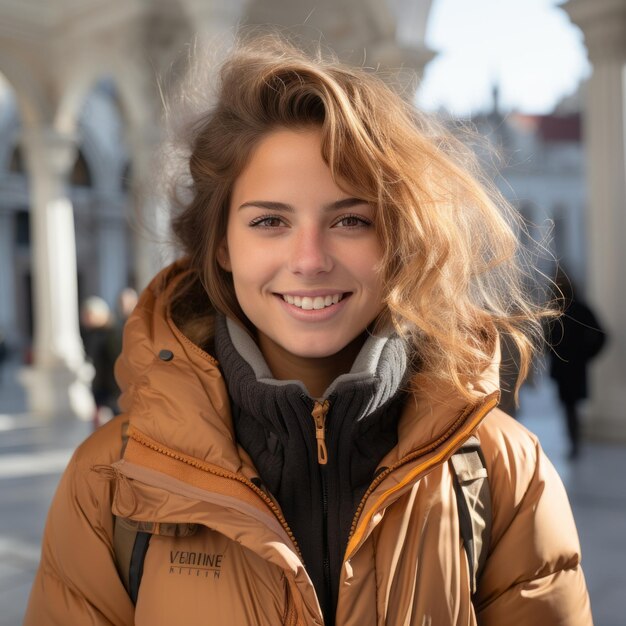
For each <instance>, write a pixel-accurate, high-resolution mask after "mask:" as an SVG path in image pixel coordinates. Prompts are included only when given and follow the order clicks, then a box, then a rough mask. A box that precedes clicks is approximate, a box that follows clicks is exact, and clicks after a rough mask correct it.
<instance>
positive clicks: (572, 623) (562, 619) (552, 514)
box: [475, 411, 593, 626]
mask: <svg viewBox="0 0 626 626" xmlns="http://www.w3.org/2000/svg"><path fill="white" fill-rule="evenodd" d="M496 413H497V414H496V415H494V416H489V417H488V418H487V420H488V421H489V422H491V424H489V425H487V426H486V428H485V429H483V432H482V433H481V435H480V436H481V444H482V446H483V451H484V453H485V457H486V462H487V468H488V471H489V474H490V479H489V484H490V488H491V492H492V509H493V513H492V520H493V527H492V534H491V545H490V548H489V556H488V559H487V562H486V565H485V569H484V571H483V574H482V577H481V580H480V586H479V590H478V595H477V598H476V602H475V604H476V607H477V614H478V623H479V624H481V626H496V625H500V624H550V625H557V624H558V625H559V626H591V625H592V624H593V621H592V617H591V609H590V603H589V596H588V593H587V588H586V584H585V579H584V576H583V572H582V569H581V565H580V544H579V541H578V534H577V531H576V526H575V524H574V518H573V515H572V512H571V508H570V504H569V501H568V499H567V495H566V493H565V489H564V487H563V484H562V482H561V480H560V478H559V476H558V474H557V473H556V470H555V469H554V467H553V466H552V464H551V463H550V461H549V460H548V458H547V457H546V455H545V454H544V452H543V451H542V449H541V446H540V445H539V442H538V441H537V439H536V438H535V437H534V436H533V435H531V434H530V433H529V432H528V431H526V429H524V428H523V427H522V426H521V425H520V424H518V423H517V422H515V421H514V420H512V419H511V418H509V417H508V416H506V415H504V414H503V413H501V412H499V411H498V412H496Z"/></svg>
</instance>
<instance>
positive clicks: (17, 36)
mask: <svg viewBox="0 0 626 626" xmlns="http://www.w3.org/2000/svg"><path fill="white" fill-rule="evenodd" d="M430 5H431V0H419V2H415V1H413V0H382V1H373V0H366V1H364V0H316V1H315V2H313V1H307V0H294V1H292V2H284V1H283V0H249V1H245V0H213V1H211V0H81V1H80V2H79V1H77V0H22V1H17V0H0V79H1V82H0V198H1V199H0V292H1V293H3V294H6V297H4V298H0V326H1V327H2V328H3V330H5V332H6V333H7V335H9V336H10V337H11V339H12V343H14V344H17V345H19V346H21V347H22V348H23V347H24V346H27V345H31V344H32V350H30V355H31V357H32V366H31V367H29V368H28V369H27V370H25V371H24V376H23V382H24V384H25V385H26V387H27V390H28V395H29V399H30V405H31V406H30V408H31V410H32V411H34V412H35V413H38V414H41V415H46V414H48V415H53V414H70V413H75V414H79V415H82V416H84V417H88V416H89V415H90V414H91V412H92V409H93V401H92V399H91V396H90V393H89V375H90V374H89V368H86V367H85V363H84V351H83V346H82V344H81V340H80V335H79V329H78V303H79V298H82V297H83V296H87V295H100V296H102V297H104V298H105V300H107V301H108V302H109V303H110V304H113V300H114V299H115V296H116V294H117V292H118V291H119V290H120V289H121V288H122V287H124V286H126V285H129V284H130V285H132V286H135V287H137V288H142V287H143V286H145V285H146V284H147V282H148V280H149V279H150V278H151V277H152V276H153V275H154V274H155V272H156V271H157V270H158V269H159V268H160V267H161V266H162V265H163V264H164V263H165V262H166V261H167V260H168V259H169V258H171V256H172V251H171V250H170V249H169V247H168V245H167V222H168V215H167V211H166V207H164V206H163V204H162V203H163V200H162V198H161V197H160V196H159V195H158V194H157V193H155V189H156V187H157V186H158V185H157V183H158V180H157V178H158V177H157V176H155V167H154V164H153V157H154V153H155V151H156V148H157V146H158V144H159V141H160V139H161V136H160V133H161V131H160V128H161V114H162V111H161V108H162V102H161V93H160V90H161V88H162V87H163V84H162V83H159V81H162V80H163V77H166V76H167V77H168V79H169V80H170V81H172V82H175V81H176V77H177V74H178V73H177V71H176V70H177V67H178V66H177V63H178V62H179V61H180V59H181V58H182V57H183V56H184V53H185V51H186V50H187V49H188V47H189V46H190V45H192V44H193V42H194V41H197V42H199V43H200V44H203V43H204V42H211V41H213V40H214V38H216V37H217V38H219V39H220V40H222V41H228V39H229V38H230V37H232V36H233V35H234V33H235V31H236V29H237V28H238V26H239V25H244V26H248V27H251V26H253V25H255V24H275V25H277V26H279V27H282V28H284V27H290V30H291V31H292V32H294V31H299V32H300V34H301V35H302V41H316V40H320V41H321V42H322V43H323V45H326V46H328V47H330V48H332V49H334V50H335V51H336V52H337V53H338V54H339V56H340V57H342V58H343V59H344V60H347V61H352V62H355V63H356V62H358V63H366V64H367V65H369V66H372V67H375V66H378V65H381V66H383V67H384V66H393V67H405V68H407V72H406V78H407V85H409V86H410V84H411V82H410V81H411V79H412V78H413V77H414V76H415V75H416V74H417V75H419V74H420V72H421V71H422V70H423V67H424V64H425V63H426V62H427V61H428V60H429V59H430V58H431V57H432V53H431V52H430V51H429V50H428V49H427V48H426V47H425V45H424V34H425V29H426V19H427V16H428V13H429V11H430ZM294 24H302V25H303V26H300V27H298V28H293V26H292V25H294ZM259 30H260V29H259ZM29 358H30V357H29Z"/></svg>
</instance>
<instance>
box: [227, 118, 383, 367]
mask: <svg viewBox="0 0 626 626" xmlns="http://www.w3.org/2000/svg"><path fill="white" fill-rule="evenodd" d="M374 219H375V210H374V208H373V207H371V206H370V205H369V204H367V203H366V202H364V201H362V200H361V199H360V198H359V197H358V190H355V191H354V193H352V192H350V193H348V192H346V191H344V190H343V189H341V188H340V187H338V186H337V184H336V183H335V182H334V180H333V178H332V176H331V173H330V169H329V168H328V166H327V165H326V163H325V162H324V160H323V159H322V156H321V135H320V132H319V131H318V130H316V129H306V130H297V131H294V130H286V129H281V130H276V131H274V132H272V133H270V134H269V135H267V136H266V137H265V138H264V139H263V140H262V141H261V142H260V143H259V144H258V146H257V147H256V149H255V150H254V152H253V153H252V155H251V158H250V160H249V162H248V164H247V166H246V168H245V169H244V170H243V172H242V173H241V175H240V176H239V178H238V179H237V180H236V181H235V185H234V187H233V192H232V196H231V202H230V208H229V217H228V227H227V233H226V239H225V241H224V242H223V244H222V245H221V246H220V249H219V252H218V260H219V262H220V264H221V265H222V267H223V268H224V269H226V270H227V271H230V272H232V277H233V283H234V287H235V293H236V296H237V300H238V301H239V305H240V306H241V308H242V310H243V312H244V313H245V314H246V315H247V317H248V319H249V320H250V321H251V322H252V323H253V324H254V326H256V328H257V330H258V336H259V344H260V346H261V349H262V350H263V352H264V353H265V354H266V358H267V356H268V355H267V351H273V353H274V354H276V353H280V352H281V351H286V352H287V353H290V354H291V355H293V356H295V357H298V358H305V359H308V358H320V357H328V356H331V355H334V354H336V353H338V352H339V351H340V350H342V349H343V348H345V347H346V346H347V345H348V344H349V343H350V342H351V341H352V340H353V339H355V338H356V337H358V336H359V335H360V334H361V333H362V332H363V330H364V329H365V328H366V327H367V326H368V325H369V324H370V323H371V322H372V321H373V320H374V319H375V318H376V316H377V315H378V314H379V313H380V311H381V309H382V306H383V305H382V280H381V277H380V274H379V272H378V271H377V267H378V264H379V262H380V260H381V257H382V249H381V245H380V242H379V241H378V238H377V235H376V230H375V227H374Z"/></svg>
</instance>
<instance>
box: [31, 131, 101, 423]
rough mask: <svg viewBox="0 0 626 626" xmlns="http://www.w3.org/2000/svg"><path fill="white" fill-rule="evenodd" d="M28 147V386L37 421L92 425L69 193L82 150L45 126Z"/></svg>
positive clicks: (92, 408)
mask: <svg viewBox="0 0 626 626" xmlns="http://www.w3.org/2000/svg"><path fill="white" fill-rule="evenodd" d="M22 146H23V149H24V154H25V156H26V162H27V169H28V174H29V184H30V195H31V232H32V251H33V255H34V256H33V303H34V309H35V311H34V321H35V324H34V326H35V328H34V345H33V365H32V367H29V368H26V369H25V370H24V371H23V372H22V375H21V380H22V382H23V384H24V386H25V387H26V392H27V398H28V403H29V409H30V410H31V411H32V412H33V413H35V414H36V415H40V416H44V417H56V416H59V417H70V416H76V417H80V418H82V419H90V418H91V417H92V415H93V411H94V402H93V397H92V395H91V391H90V389H89V382H90V380H91V378H92V377H93V370H92V368H91V366H88V365H87V364H86V363H85V359H84V350H83V345H82V341H81V338H80V333H79V326H78V291H77V278H76V242H75V236H74V216H73V210H72V204H71V202H70V199H69V197H68V194H67V188H66V178H67V174H68V172H69V170H70V168H71V167H72V165H73V163H74V160H75V157H76V144H75V142H74V140H73V138H71V137H67V136H64V135H60V134H59V133H57V132H55V131H54V130H53V129H51V128H40V129H33V130H31V131H27V132H25V133H24V136H23V138H22Z"/></svg>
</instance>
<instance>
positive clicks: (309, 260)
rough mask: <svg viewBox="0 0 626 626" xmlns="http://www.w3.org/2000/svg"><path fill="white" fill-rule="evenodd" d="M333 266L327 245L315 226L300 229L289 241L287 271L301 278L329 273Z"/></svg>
mask: <svg viewBox="0 0 626 626" xmlns="http://www.w3.org/2000/svg"><path fill="white" fill-rule="evenodd" d="M332 266H333V261H332V256H331V254H330V251H329V250H328V243H327V241H326V238H325V236H324V233H323V232H322V229H320V228H319V227H317V226H310V227H306V228H301V229H299V230H298V232H297V233H295V236H294V237H292V239H291V249H290V255H289V269H290V271H292V272H293V273H295V274H300V275H301V276H316V275H317V274H321V273H324V272H329V271H330V270H331V268H332Z"/></svg>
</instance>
